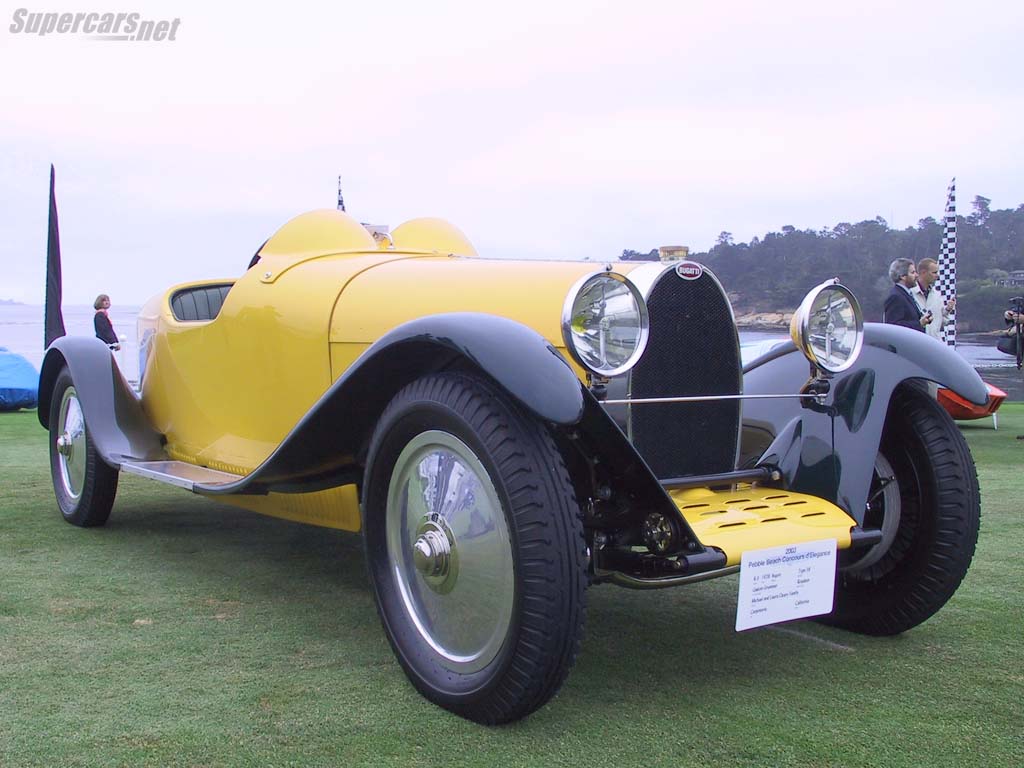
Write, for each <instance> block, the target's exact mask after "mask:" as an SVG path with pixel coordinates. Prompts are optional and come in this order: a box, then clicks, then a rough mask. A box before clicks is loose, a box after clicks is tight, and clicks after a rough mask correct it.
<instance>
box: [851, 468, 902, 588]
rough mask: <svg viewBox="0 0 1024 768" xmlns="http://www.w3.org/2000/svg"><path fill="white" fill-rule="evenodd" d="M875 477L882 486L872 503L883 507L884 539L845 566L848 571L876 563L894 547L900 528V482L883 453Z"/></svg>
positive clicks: (882, 527)
mask: <svg viewBox="0 0 1024 768" xmlns="http://www.w3.org/2000/svg"><path fill="white" fill-rule="evenodd" d="M875 478H876V480H877V482H878V483H879V484H880V486H881V487H880V489H879V491H878V493H877V494H876V496H875V498H874V501H873V502H872V503H873V504H877V505H881V508H882V524H881V529H882V540H881V541H879V542H878V543H877V544H875V545H874V546H873V547H871V549H869V550H867V552H865V553H864V555H863V556H862V557H861V558H859V559H858V560H857V561H856V562H854V563H853V564H851V565H850V566H849V567H847V568H845V569H844V571H845V572H846V573H857V572H858V571H863V570H864V569H866V568H870V567H871V566H873V565H875V563H877V562H878V561H879V560H881V559H882V558H883V557H884V556H885V554H886V553H887V552H888V551H889V548H890V547H892V544H893V542H894V541H895V540H896V534H897V533H898V532H899V529H900V509H901V503H900V484H899V481H898V480H897V479H896V473H895V472H894V471H893V468H892V464H890V463H889V460H888V459H887V458H885V456H883V455H882V454H881V453H879V454H878V455H877V456H876V457H875Z"/></svg>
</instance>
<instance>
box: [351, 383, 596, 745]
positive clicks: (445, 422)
mask: <svg viewBox="0 0 1024 768" xmlns="http://www.w3.org/2000/svg"><path fill="white" fill-rule="evenodd" d="M467 451H468V453H467ZM369 457H370V458H369V463H368V466H367V474H366V484H365V486H364V498H363V514H364V518H365V520H364V523H365V542H366V551H367V564H368V567H369V570H370V575H371V578H372V581H373V585H374V591H375V595H376V599H377V608H378V611H379V613H380V617H381V621H382V622H383V624H384V630H385V632H386V633H387V636H388V639H389V641H390V642H391V646H392V648H393V649H394V652H395V655H396V656H397V658H398V661H399V663H400V664H401V666H402V668H403V669H404V670H405V673H406V675H407V676H408V677H409V680H410V681H411V682H412V684H413V685H414V686H415V687H416V689H417V690H419V691H420V693H422V694H423V695H424V696H425V697H426V698H427V699H429V700H430V701H432V702H434V703H436V704H438V705H440V706H442V707H444V708H446V709H448V710H450V711H452V712H454V713H456V714H458V715H460V716H462V717H465V718H467V719H469V720H473V721H476V722H479V723H484V724H489V725H493V724H499V723H506V722H511V721H513V720H518V719H519V718H522V717H525V716H526V715H528V714H530V713H531V712H533V711H534V710H535V709H537V708H538V707H540V706H542V705H543V704H544V703H545V702H547V701H548V700H549V699H550V698H551V697H552V696H553V695H554V694H555V693H556V692H557V691H558V689H559V688H560V686H561V685H562V682H563V681H564V680H565V678H566V676H567V675H568V672H569V669H570V668H571V667H572V664H573V662H574V661H575V659H576V654H577V652H578V650H579V647H580V641H581V639H582V634H583V623H584V616H585V590H586V584H587V581H586V546H585V543H584V538H583V527H582V522H581V519H580V511H579V507H578V505H577V503H576V499H575V494H574V492H573V486H572V483H571V482H570V479H569V475H568V472H567V470H566V467H565V462H564V460H563V458H562V455H561V454H560V452H559V450H558V449H557V447H556V445H555V442H554V440H553V438H552V436H551V434H550V433H549V432H548V431H547V429H546V428H545V427H544V425H543V424H542V423H540V422H539V421H538V420H537V419H536V418H533V417H530V416H528V415H527V414H525V413H523V412H522V411H521V410H520V409H519V408H518V407H516V405H515V404H514V403H512V402H511V401H510V400H509V399H508V398H507V397H506V396H504V395H503V394H502V393H500V392H499V391H498V390H497V389H496V388H494V387H493V386H492V385H490V384H488V383H485V382H484V381H482V380H479V379H476V378H473V377H470V376H466V375H462V374H439V375H434V376H429V377H426V378H423V379H420V380H418V381H416V382H414V383H412V384H410V385H408V386H407V387H406V388H405V389H403V390H402V391H401V392H399V393H398V394H397V395H396V396H395V398H394V399H393V400H392V401H391V403H390V404H389V405H388V407H387V409H386V410H385V412H384V413H383V415H382V416H381V419H380V422H379V423H378V425H377V428H376V430H375V432H374V435H373V439H372V441H371V445H370V450H369ZM432 471H436V474H433V475H431V474H430V473H431V472H432ZM481 473H482V474H483V477H481V476H480V474H481ZM467 478H468V479H467ZM453 499H454V500H455V501H453ZM446 500H447V501H446ZM456 501H457V502H459V503H456ZM445 504H447V506H444V505H445ZM416 507H419V509H416ZM422 513H426V514H422ZM414 526H415V528H414ZM410 531H412V533H410ZM503 531H504V532H507V536H505V535H504V533H503ZM431 536H432V537H434V538H433V539H431V538H430V537H431ZM444 542H448V543H447V544H445V543H444ZM416 546H419V547H420V555H419V556H418V557H419V559H416V557H417V556H416V555H415V548H416ZM445 547H448V548H450V550H451V551H450V552H447V551H446V550H445ZM427 551H429V552H430V554H429V556H428V555H425V554H424V552H427ZM492 603H493V605H492Z"/></svg>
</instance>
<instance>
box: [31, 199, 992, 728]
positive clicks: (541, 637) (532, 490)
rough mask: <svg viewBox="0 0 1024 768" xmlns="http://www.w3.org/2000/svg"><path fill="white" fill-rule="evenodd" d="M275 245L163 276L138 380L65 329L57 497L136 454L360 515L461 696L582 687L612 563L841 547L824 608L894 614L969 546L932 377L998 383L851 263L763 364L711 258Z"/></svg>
mask: <svg viewBox="0 0 1024 768" xmlns="http://www.w3.org/2000/svg"><path fill="white" fill-rule="evenodd" d="M254 262H255V263H253V264H252V265H250V267H249V268H248V269H247V270H246V271H245V272H244V273H243V274H242V275H241V276H239V277H237V278H227V279H218V280H208V281H201V282H192V283H183V284H179V285H175V286H173V287H171V288H169V289H168V290H167V291H164V292H162V293H160V294H158V295H157V296H155V297H153V298H152V299H151V300H150V301H149V302H147V304H146V305H145V306H144V307H143V309H142V311H141V313H140V316H139V320H138V333H139V341H140V382H139V391H138V392H133V391H132V390H131V388H130V387H129V385H128V384H127V382H125V381H124V379H123V377H121V376H120V374H119V372H118V371H117V368H116V365H114V363H113V362H112V359H111V356H110V353H109V351H108V350H107V349H106V347H105V346H104V345H103V344H102V343H101V342H98V341H97V340H95V339H67V338H63V339H58V340H57V341H56V342H54V343H53V345H52V346H51V347H50V349H49V350H48V352H47V356H46V359H45V360H44V363H43V369H42V373H41V375H40V387H39V393H40V408H39V418H40V422H41V423H42V425H43V426H44V427H47V428H48V429H49V431H50V457H51V471H52V475H53V481H54V489H55V493H56V496H57V501H58V506H59V507H60V509H61V511H62V513H63V515H64V517H65V519H67V520H68V521H69V522H71V523H73V524H76V525H83V526H88V525H102V524H103V523H104V522H105V521H106V519H107V516H108V515H109V513H110V506H111V504H112V503H113V498H114V494H115V493H116V489H117V477H118V473H119V472H126V473H133V474H138V475H142V476H145V477H149V478H153V479H157V480H161V481H163V482H169V483H171V484H173V485H178V486H180V487H182V488H186V489H188V490H191V491H193V492H195V493H200V494H203V495H207V496H210V497H214V498H219V499H220V500H222V501H225V502H227V503H231V504H235V505H238V506H242V507H245V508H247V509H250V510H253V511H255V512H259V513H262V514H268V515H274V516H277V517H282V518H286V519H289V520H294V521H298V522H303V523H309V524H313V525H319V526H326V527H331V528H338V529H343V530H347V531H360V530H363V531H364V533H365V536H366V541H367V562H368V566H369V569H370V572H371V576H372V580H373V583H374V588H375V594H376V597H377V601H378V608H379V610H380V614H381V618H382V621H383V623H384V627H385V630H386V631H387V634H388V637H389V639H390V641H391V643H392V645H393V647H394V649H395V652H396V655H397V656H398V659H399V662H400V663H401V664H402V666H403V668H404V669H405V671H406V673H407V674H408V675H409V678H410V680H411V681H412V683H413V684H414V685H415V686H416V687H417V689H418V690H420V691H421V692H422V693H424V695H426V696H427V697H428V698H429V699H431V700H432V701H435V702H436V703H438V704H440V705H441V706H444V707H447V708H449V709H451V710H453V711H455V712H457V713H458V714H460V715H463V716H465V717H469V718H471V719H474V720H479V721H481V722H486V723H497V722H507V721H509V720H514V719H517V718H519V717H523V716H525V715H526V714H529V712H531V711H533V710H534V709H536V708H537V707H539V706H541V705H542V704H543V703H544V702H545V701H547V700H548V699H549V698H550V697H551V696H552V695H553V694H554V693H555V691H556V690H557V688H558V686H559V684H560V682H561V680H562V679H564V677H565V675H566V674H567V672H568V670H569V668H570V666H571V664H572V662H573V659H574V657H575V652H576V649H577V648H578V645H579V638H580V633H581V631H582V619H583V609H582V606H583V601H584V592H585V588H586V586H587V584H588V583H600V582H611V583H616V584H619V585H621V586H627V587H633V588H640V589H647V588H657V587H666V586H677V585H682V584H688V583H692V582H696V581H701V580H703V579H706V578H712V577H718V576H724V575H729V574H732V573H736V572H737V571H738V570H739V569H740V565H741V563H742V562H744V558H745V556H746V557H754V556H758V553H764V552H769V553H771V552H774V551H775V549H776V548H783V549H785V551H786V557H790V556H791V555H792V557H793V558H798V557H803V556H804V555H805V554H806V552H807V551H809V550H807V549H806V548H808V547H812V546H815V545H816V544H820V543H821V542H828V543H829V547H831V550H830V551H831V553H832V554H831V555H830V557H832V558H833V560H829V561H828V562H830V563H831V562H835V567H834V568H832V570H831V571H830V572H829V573H830V574H831V575H829V574H828V573H827V574H826V575H827V576H829V578H831V576H835V573H836V570H838V577H837V578H838V581H837V582H836V591H835V595H836V603H835V610H834V612H833V613H832V614H831V616H830V618H829V620H831V621H833V622H835V623H837V624H839V625H841V626H846V627H848V628H850V629H853V630H856V631H864V632H870V633H875V634H893V633H896V632H900V631H903V630H904V629H908V628H910V627H911V626H914V625H916V624H918V623H920V622H921V621H924V620H925V619H926V618H928V617H929V616H930V615H932V614H933V613H934V612H935V611H937V610H938V609H939V607H941V605H942V604H943V603H945V601H946V600H947V599H948V598H949V597H950V596H951V595H952V592H953V591H954V590H955V588H956V586H957V585H958V584H959V582H960V579H962V578H963V575H964V573H965V572H966V569H967V566H968V564H969V563H970V559H971V555H972V554H973V549H974V541H975V540H976V537H977V518H978V509H979V506H978V500H977V482H976V476H975V474H974V468H973V463H972V462H971V459H970V454H969V452H968V451H967V448H966V444H965V443H963V440H962V438H960V436H959V433H958V432H956V430H955V427H952V426H951V424H952V422H950V421H949V419H948V417H947V416H945V415H944V413H943V412H942V411H941V409H938V407H937V406H936V405H935V404H934V401H932V400H930V399H929V398H928V397H927V394H926V392H924V394H922V392H923V390H920V389H919V388H918V387H917V386H916V384H915V383H914V382H916V381H918V380H922V379H925V380H931V381H937V382H940V383H942V384H944V385H945V386H948V387H949V388H951V389H953V390H955V391H957V392H959V393H960V394H961V395H962V396H964V397H965V398H967V399H970V400H974V401H975V402H978V401H980V400H984V399H985V397H986V396H987V395H986V392H985V389H984V385H983V384H981V382H980V379H978V378H977V374H976V373H974V371H973V370H972V369H970V367H969V366H967V365H966V363H963V361H961V360H959V358H957V357H956V355H954V354H952V353H947V352H946V351H944V350H941V349H935V348H933V347H932V346H930V345H931V340H928V339H924V338H920V336H921V335H919V334H914V333H913V332H910V331H907V330H906V329H902V328H891V327H888V326H874V325H871V324H869V325H868V326H866V327H865V326H864V325H863V323H862V318H861V317H860V314H859V308H858V307H857V305H856V300H855V299H854V298H853V297H852V294H849V292H848V291H846V289H845V288H842V287H841V286H835V285H833V284H832V282H831V281H830V282H829V283H825V284H822V285H821V286H818V287H817V288H816V289H814V290H812V291H811V293H809V294H808V298H807V300H805V302H804V305H802V306H801V308H800V310H799V311H798V313H797V318H796V319H795V320H794V342H792V343H782V345H781V346H779V347H778V348H777V349H775V350H774V351H771V352H769V353H767V354H764V355H761V356H759V357H757V359H755V360H752V361H747V363H746V365H744V364H743V361H742V360H741V350H740V344H739V339H738V334H737V331H736V328H735V324H734V320H733V316H732V311H731V308H730V307H729V304H728V300H727V298H726V294H725V291H724V290H723V289H722V286H721V285H720V284H719V283H718V281H717V279H716V278H715V277H714V275H713V274H711V273H710V272H709V271H707V270H706V269H705V268H703V267H702V266H701V265H699V264H695V263H693V262H688V261H684V262H679V263H667V264H663V263H660V262H630V261H615V262H604V261H601V262H592V261H537V260H516V261H513V260H497V259H488V258H484V257H481V256H480V255H479V254H477V252H476V250H475V248H474V247H473V246H472V244H471V243H470V242H469V240H468V239H467V238H466V237H465V235H464V234H463V233H462V232H461V231H459V230H458V229H457V228H456V227H454V226H453V225H451V224H449V223H447V222H444V221H442V220H439V219H414V220H412V221H409V222H406V223H405V224H403V225H401V226H398V227H397V228H395V230H394V231H393V232H391V233H390V234H382V233H381V232H380V231H373V230H371V229H369V228H367V227H365V226H363V225H361V224H360V223H359V222H357V221H356V220H355V219H353V218H351V217H350V216H348V215H347V214H345V213H343V212H340V211H333V210H321V211H313V212H310V213H306V214H302V215H300V216H298V217H296V218H294V219H292V220H291V221H290V222H288V223H287V224H285V225H284V226H283V227H282V228H281V229H280V230H278V231H277V232H276V233H275V234H274V235H273V236H272V237H271V238H270V239H269V240H268V241H267V242H266V243H265V244H264V245H263V246H262V247H261V248H260V250H259V251H258V259H255V260H254ZM595 286H596V287H595ZM592 289H593V291H592ZM591 291H592V292H591ZM581 302H582V303H581ZM579 307H583V308H584V309H583V310H580V309H579ZM631 323H632V325H631ZM630 334H633V335H632V336H631V335H630ZM581 340H582V341H581ZM591 343H593V344H598V345H599V346H598V353H597V354H598V357H599V359H600V361H603V362H604V363H607V364H608V366H610V367H607V368H601V367H600V363H595V362H594V358H593V354H595V353H594V350H593V349H591V350H590V352H588V351H587V349H584V348H583V347H585V346H586V345H587V344H591ZM579 345H583V346H582V347H581V346H579ZM798 347H799V348H798ZM620 352H622V354H623V355H624V356H625V353H626V352H629V355H628V356H626V357H628V359H627V360H626V361H625V362H622V360H620V359H618V358H616V359H617V360H618V361H619V362H620V363H622V364H621V365H619V366H618V367H614V366H612V364H611V363H610V362H609V361H610V360H612V358H614V357H615V356H616V355H617V354H619V353H620ZM588 354H590V355H591V357H588V356H587V355H588ZM624 359H625V358H624ZM808 371H810V377H808ZM921 425H925V426H926V427H927V429H923V430H921V429H919V428H920V427H921ZM929 425H930V426H929ZM922 435H924V436H922ZM951 455H952V456H955V457H956V458H955V461H954V462H953V463H952V464H949V462H948V461H947V459H946V458H943V457H948V456H951ZM940 461H941V462H943V466H944V467H946V470H944V473H938V472H936V471H935V467H937V466H938V465H939V463H940ZM951 467H952V469H953V470H955V471H953V472H952V474H951V475H950V476H948V477H947V476H946V475H947V474H949V472H950V468H951ZM940 508H941V509H943V510H945V511H944V512H943V515H940V514H939V510H940ZM951 509H952V510H954V512H955V514H953V515H952V517H951V516H950V514H949V510H951ZM953 518H955V521H954V522H957V525H955V526H953V527H950V526H949V525H947V523H946V521H948V520H950V519H953ZM922 521H925V522H922ZM837 551H838V556H837V555H836V554H835V553H836V552H837ZM950 551H952V552H954V557H952V558H950V557H948V556H947V555H945V554H943V552H950ZM817 556H818V555H815V557H817ZM766 557H767V556H766ZM769 559H770V558H769ZM779 562H781V560H780V561H779ZM936 568H937V569H939V570H940V571H941V572H942V573H943V576H942V578H941V579H939V580H938V581H936V579H935V578H934V573H935V569H936ZM825 571H827V572H828V571H829V568H826V569H825ZM801 573H802V572H801ZM773 578H774V576H773ZM808 578H809V577H808ZM805 580H806V579H805ZM935 584H939V585H940V586H938V587H936V586H935ZM828 588H829V590H831V582H829V587H828ZM829 594H831V592H829ZM798 602H799V601H798ZM830 605H831V604H830ZM808 610H809V609H808ZM827 611H828V607H826V608H825V609H823V610H818V611H816V613H817V614H821V613H826V612H827ZM791 615H793V616H806V615H815V612H807V611H805V612H804V613H796V614H791ZM780 620H786V619H785V618H782V619H780ZM738 626H739V624H738ZM524 669H525V670H531V671H529V672H523V670H524Z"/></svg>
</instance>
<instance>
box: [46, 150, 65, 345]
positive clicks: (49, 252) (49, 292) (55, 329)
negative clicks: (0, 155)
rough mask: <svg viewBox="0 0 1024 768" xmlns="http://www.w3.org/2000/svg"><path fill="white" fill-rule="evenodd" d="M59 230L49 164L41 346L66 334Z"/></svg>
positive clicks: (55, 197) (52, 177)
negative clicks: (47, 224)
mask: <svg viewBox="0 0 1024 768" xmlns="http://www.w3.org/2000/svg"><path fill="white" fill-rule="evenodd" d="M60 304H61V280H60V230H59V228H58V226H57V195H56V192H55V190H54V173H53V166H52V165H51V166H50V226H49V233H48V235H47V239H46V307H45V309H44V310H43V317H44V321H43V325H44V328H43V334H44V338H43V346H44V347H49V346H50V344H52V343H53V340H54V339H58V338H60V337H61V336H64V335H66V333H67V332H66V331H65V330H64V318H63V317H62V316H61V311H60Z"/></svg>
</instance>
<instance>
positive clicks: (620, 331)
mask: <svg viewBox="0 0 1024 768" xmlns="http://www.w3.org/2000/svg"><path fill="white" fill-rule="evenodd" d="M649 327H650V326H649V323H648V318H647V305H646V304H645V303H644V300H643V297H642V296H641V295H640V292H639V291H637V289H636V287H635V286H634V285H633V284H632V283H631V282H629V280H627V279H626V278H625V277H624V276H622V275H619V274H616V273H615V272H599V273H596V274H592V275H587V276H586V277H583V278H582V279H580V280H579V281H578V282H577V283H576V285H574V286H573V287H572V289H571V290H570V291H569V295H568V296H567V297H566V299H565V305H564V307H563V308H562V338H563V339H564V340H565V346H566V347H567V348H568V349H569V353H570V354H571V355H572V356H573V358H574V359H575V360H576V362H578V363H579V364H580V365H582V366H583V367H584V368H586V369H587V370H589V371H590V372H592V373H596V374H598V375H599V376H605V377H611V376H618V375H619V374H622V373H625V372H626V371H628V370H629V369H630V368H632V367H633V366H634V365H636V362H637V360H639V359H640V357H641V356H642V355H643V353H644V348H645V347H646V346H647V335H648V331H649Z"/></svg>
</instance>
